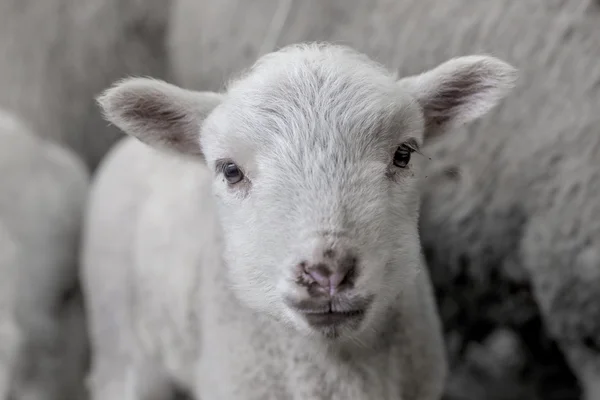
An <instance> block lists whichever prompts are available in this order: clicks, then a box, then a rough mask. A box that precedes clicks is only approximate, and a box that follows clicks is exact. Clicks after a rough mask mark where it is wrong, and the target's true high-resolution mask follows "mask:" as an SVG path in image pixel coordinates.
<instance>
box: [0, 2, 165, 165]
mask: <svg viewBox="0 0 600 400" xmlns="http://www.w3.org/2000/svg"><path fill="white" fill-rule="evenodd" d="M170 7H171V0H127V1H123V0H44V1H23V0H3V1H1V2H0V54H1V55H2V57H1V58H0V87H2V90H1V91H0V107H3V108H4V109H6V110H8V111H10V112H12V113H14V114H16V115H18V116H19V117H20V118H22V119H24V120H26V121H28V122H29V123H30V125H31V127H32V129H33V130H34V131H35V132H36V134H40V135H41V136H42V137H43V138H45V139H51V140H53V141H57V142H59V143H60V144H62V145H64V146H67V147H69V148H71V149H73V150H74V151H75V152H76V153H77V154H78V155H80V156H81V157H82V158H83V160H84V161H85V162H86V164H87V166H88V167H89V169H90V170H94V169H95V167H96V165H97V163H98V162H99V160H100V159H101V158H102V156H103V155H104V154H105V153H106V151H107V150H108V148H110V146H111V145H112V144H113V143H114V142H115V141H116V140H117V139H118V138H119V137H120V136H121V135H120V134H119V131H118V130H117V129H114V128H113V127H109V126H107V124H106V123H105V122H104V121H103V120H102V117H101V116H100V113H99V112H98V109H97V107H96V106H95V102H94V95H95V94H96V93H97V92H98V91H99V90H101V89H103V88H104V87H106V86H107V85H109V84H110V83H111V82H113V81H114V80H115V79H118V78H120V77H124V76H127V75H130V74H149V75H152V76H168V72H167V71H168V56H167V49H166V47H165V44H164V41H165V35H166V33H167V27H168V20H169V11H170Z"/></svg>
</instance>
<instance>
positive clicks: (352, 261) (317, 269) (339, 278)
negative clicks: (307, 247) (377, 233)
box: [302, 251, 357, 295]
mask: <svg viewBox="0 0 600 400" xmlns="http://www.w3.org/2000/svg"><path fill="white" fill-rule="evenodd" d="M327 253H330V251H329V252H328V251H326V252H325V255H327ZM356 264H357V259H356V257H355V256H354V255H351V254H346V255H342V256H341V257H327V256H325V257H323V259H322V260H319V261H318V262H315V263H312V264H309V263H307V262H303V263H302V266H303V267H302V268H303V271H304V273H305V274H306V275H307V276H308V277H310V278H312V280H314V283H316V284H317V285H319V286H320V287H321V288H322V289H323V290H324V291H325V292H326V293H327V294H329V295H334V294H336V293H339V292H341V291H343V290H345V289H347V288H350V287H352V286H353V284H354V279H355V275H356Z"/></svg>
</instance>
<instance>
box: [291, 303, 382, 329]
mask: <svg viewBox="0 0 600 400" xmlns="http://www.w3.org/2000/svg"><path fill="white" fill-rule="evenodd" d="M372 302H373V296H366V297H364V296H360V297H358V296H354V297H334V298H329V299H303V300H296V299H292V298H287V299H286V304H287V305H288V306H289V307H291V308H292V309H294V310H295V311H296V312H297V313H298V314H300V315H301V316H302V318H303V319H304V320H305V321H306V322H307V323H308V325H310V326H311V327H312V328H314V329H319V330H323V329H328V328H336V329H337V328H349V329H356V328H358V327H359V325H360V323H361V322H362V321H363V319H364V317H365V315H366V313H367V310H368V309H369V307H370V305H371V303H372Z"/></svg>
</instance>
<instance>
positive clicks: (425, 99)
mask: <svg viewBox="0 0 600 400" xmlns="http://www.w3.org/2000/svg"><path fill="white" fill-rule="evenodd" d="M516 80H517V70H516V69H515V68H514V67H513V66H512V65H510V64H508V63H506V62H504V61H502V60H499V59H497V58H495V57H491V56H477V55H472V56H465V57H458V58H453V59H450V60H448V61H446V62H444V63H442V64H440V65H439V66H437V67H436V68H433V69H431V70H429V71H427V72H424V73H422V74H420V75H415V76H410V77H407V78H403V79H400V80H399V82H398V83H399V84H400V85H401V86H402V87H403V88H405V89H406V90H408V91H409V92H410V93H411V94H412V95H413V96H414V97H415V98H416V100H417V101H418V102H419V104H420V105H421V107H422V108H423V112H424V115H425V125H426V129H425V140H428V139H431V138H433V137H436V136H438V135H440V134H442V133H443V132H444V131H446V130H448V129H451V128H454V127H456V126H459V125H463V124H466V123H469V122H471V121H473V120H475V119H477V118H479V117H481V116H483V115H484V114H486V113H487V112H488V111H490V110H491V109H492V108H493V107H494V106H496V104H498V102H499V101H500V100H502V99H503V98H504V97H506V95H507V94H508V93H509V92H510V91H511V89H512V88H513V87H514V86H515V82H516Z"/></svg>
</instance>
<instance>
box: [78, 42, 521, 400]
mask: <svg viewBox="0 0 600 400" xmlns="http://www.w3.org/2000/svg"><path fill="white" fill-rule="evenodd" d="M515 79H516V70H515V69H514V68H513V67H512V66H511V65H509V64H507V63H505V62H504V61H501V60H499V59H497V58H494V57H491V56H476V55H474V56H463V57H458V58H453V59H451V60H448V61H447V62H445V63H443V64H441V65H439V66H438V67H436V68H433V69H431V70H429V71H427V72H424V73H422V74H418V75H415V76H410V77H405V78H402V79H398V78H397V77H396V76H395V75H394V74H392V73H390V72H389V71H388V70H387V69H385V68H384V67H383V66H381V65H379V64H378V63H376V62H374V61H372V60H371V59H370V58H368V57H367V56H365V55H363V54H362V53H359V52H357V51H355V50H353V49H351V48H348V47H344V46H339V45H332V44H327V43H320V44H316V43H304V44H296V45H291V46H287V47H285V48H282V49H280V50H278V51H276V52H273V53H270V54H267V55H265V56H263V57H261V58H260V59H259V60H258V61H257V62H256V63H255V64H254V66H253V67H252V68H250V69H249V70H248V71H247V72H246V73H245V74H243V75H242V76H241V77H240V78H238V79H236V80H234V81H233V82H232V83H231V84H230V85H229V86H228V88H227V90H226V91H225V92H218V93H217V92H195V91H191V90H187V89H183V88H180V87H177V86H175V85H172V84H169V83H166V82H164V81H160V80H155V79H151V78H128V79H126V80H123V81H119V82H118V83H116V84H115V85H114V86H113V87H111V88H109V89H107V90H106V91H105V92H104V93H103V94H102V95H101V96H99V98H98V101H99V104H100V106H101V108H102V110H103V112H104V115H105V116H106V119H107V120H108V121H110V122H111V123H113V124H115V125H116V126H117V127H119V128H120V129H122V130H123V131H124V132H125V133H127V134H129V135H130V136H131V138H128V139H125V140H124V141H122V142H120V143H119V144H118V145H117V146H116V147H115V148H114V149H113V150H111V152H110V153H109V154H108V156H107V158H105V160H104V161H103V163H102V165H101V166H100V167H99V169H98V173H97V176H96V180H95V183H94V185H93V187H92V190H91V194H90V202H89V208H88V210H87V216H86V224H85V229H84V244H83V247H84V250H83V261H82V268H83V270H82V284H83V288H84V289H83V290H84V295H85V300H86V301H85V304H86V305H87V312H88V318H89V329H90V337H91V346H92V352H93V363H92V367H91V374H90V377H89V378H90V379H89V383H90V391H91V395H92V399H93V400H109V399H110V400H112V399H117V398H118V399H123V400H149V399H168V398H171V397H170V396H171V395H172V394H173V391H174V390H175V388H180V389H183V390H186V391H188V392H189V393H191V394H192V395H193V396H194V397H195V398H196V399H203V400H210V399H230V400H234V399H244V400H249V399H250V400H251V399H275V398H277V399H282V398H288V399H333V400H340V399H357V400H360V399H405V400H408V399H411V400H425V399H431V400H434V399H440V398H441V395H442V391H443V387H444V382H445V379H446V369H447V367H446V358H445V352H444V346H443V338H442V335H441V327H440V322H439V317H438V314H437V310H436V306H435V302H434V298H433V294H432V288H431V285H430V282H429V276H428V272H427V268H426V266H425V264H424V259H423V257H422V253H421V244H420V238H419V232H418V217H419V206H420V195H419V193H420V186H421V185H422V178H423V169H424V168H425V166H426V164H427V161H428V159H427V157H424V156H422V150H421V149H423V146H425V145H426V144H427V143H429V142H430V141H431V140H434V138H437V137H442V136H444V135H445V134H447V133H448V132H451V131H452V130H453V128H454V127H457V126H460V125H463V124H466V123H469V122H471V121H474V120H476V119H478V118H480V117H482V116H483V115H484V114H486V113H487V112H488V111H489V110H490V109H492V108H493V107H494V106H495V105H496V104H497V103H498V102H499V101H500V100H501V99H503V98H504V97H505V96H506V95H507V94H508V93H509V92H510V89H511V88H512V86H513V85H514V82H515Z"/></svg>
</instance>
